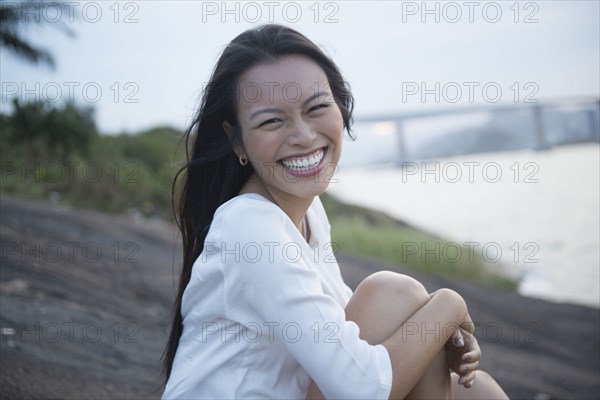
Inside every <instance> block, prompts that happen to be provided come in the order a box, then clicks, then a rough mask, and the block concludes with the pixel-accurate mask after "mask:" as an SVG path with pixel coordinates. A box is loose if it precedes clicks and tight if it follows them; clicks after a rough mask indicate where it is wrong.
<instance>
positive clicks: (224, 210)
mask: <svg viewBox="0 0 600 400" xmlns="http://www.w3.org/2000/svg"><path fill="white" fill-rule="evenodd" d="M265 215H269V216H270V217H271V218H282V219H283V217H285V213H284V212H283V210H282V209H281V208H279V207H278V206H277V205H276V204H274V203H273V202H271V201H269V200H268V199H266V198H265V197H263V196H262V195H260V194H258V193H244V194H241V195H238V196H235V197H233V198H232V199H230V200H228V201H226V202H225V203H223V204H221V206H219V207H218V208H217V210H216V211H215V215H214V218H213V220H224V219H233V220H235V221H240V222H242V221H243V222H249V221H251V220H253V219H261V218H264V216H265Z"/></svg>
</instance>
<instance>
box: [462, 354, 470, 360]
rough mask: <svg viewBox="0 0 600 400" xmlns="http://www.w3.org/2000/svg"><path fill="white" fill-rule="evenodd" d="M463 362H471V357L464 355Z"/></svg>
mask: <svg viewBox="0 0 600 400" xmlns="http://www.w3.org/2000/svg"><path fill="white" fill-rule="evenodd" d="M462 359H463V361H469V360H470V359H471V357H469V356H468V355H464V356H463V357H462Z"/></svg>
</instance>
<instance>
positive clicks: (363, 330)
mask: <svg viewBox="0 0 600 400" xmlns="http://www.w3.org/2000/svg"><path fill="white" fill-rule="evenodd" d="M429 300H430V297H429V294H428V293H427V291H426V290H425V287H424V286H423V285H422V284H421V283H419V282H418V281H416V280H414V279H413V278H410V277H408V276H406V275H401V274H397V273H394V272H389V271H381V272H377V273H374V274H372V275H370V276H368V277H367V278H366V279H365V280H364V281H362V282H361V283H360V285H359V286H358V287H357V288H356V290H355V292H354V295H353V296H352V298H351V299H350V301H349V302H348V305H347V306H346V319H348V320H351V321H354V322H356V324H357V325H358V326H359V327H360V336H361V338H362V339H364V340H366V341H367V342H369V343H370V344H378V343H382V342H384V341H385V340H386V339H388V338H389V337H390V336H392V335H393V334H394V333H395V332H396V331H397V330H398V329H399V328H400V327H401V326H402V325H403V324H404V322H405V321H406V320H408V319H409V318H410V316H412V315H413V314H414V313H415V312H416V311H417V310H419V309H420V308H422V307H423V306H424V305H425V304H426V303H427V302H428V301H429ZM419 334H420V332H419ZM450 394H451V387H450V373H449V369H448V365H447V362H446V356H445V353H444V351H443V350H442V351H441V352H440V354H439V355H438V356H437V357H436V358H435V360H434V362H433V363H432V365H431V367H430V368H429V370H428V371H427V372H426V373H425V375H423V377H422V378H421V380H420V381H419V382H418V383H417V385H416V386H415V387H414V388H413V389H412V391H411V392H410V393H409V395H408V397H407V398H429V399H434V398H435V399H446V398H448V396H449V395H450ZM307 398H311V399H318V398H320V399H322V398H324V397H323V395H322V394H321V393H320V391H319V390H318V387H317V386H316V385H315V383H314V382H313V383H312V385H311V389H310V391H309V394H308V397H307Z"/></svg>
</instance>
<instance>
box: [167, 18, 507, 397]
mask: <svg viewBox="0 0 600 400" xmlns="http://www.w3.org/2000/svg"><path fill="white" fill-rule="evenodd" d="M352 109H353V98H352V94H351V92H350V90H349V87H348V85H347V84H346V83H345V81H344V79H343V77H342V75H341V74H340V72H339V70H338V68H337V67H336V65H335V64H334V63H333V62H332V61H331V60H330V59H329V58H328V57H327V56H326V55H325V54H324V53H323V52H322V51H321V50H320V49H319V48H318V47H317V46H316V45H315V44H314V43H312V42H311V41H310V40H308V39H307V38H306V37H304V36H303V35H301V34H300V33H298V32H296V31H294V30H292V29H289V28H286V27H283V26H279V25H266V26H262V27H259V28H257V29H252V30H249V31H246V32H244V33H242V34H241V35H239V36H238V37H236V38H235V39H234V40H233V41H232V42H231V43H230V44H229V45H228V46H227V48H226V49H225V50H224V52H223V54H222V55H221V57H220V59H219V61H218V62H217V66H216V68H215V70H214V72H213V75H212V77H211V80H210V82H209V84H208V86H207V88H206V91H205V92H204V96H203V99H202V104H201V105H200V108H199V110H198V113H197V115H196V117H195V119H194V121H193V123H192V125H191V126H190V128H189V129H188V131H187V139H188V141H193V148H192V150H191V152H190V153H189V160H188V164H187V165H186V166H185V167H184V169H182V171H181V172H180V174H179V175H178V176H179V177H182V178H183V183H182V185H181V186H180V187H179V188H180V191H179V192H178V194H179V202H178V210H177V221H178V224H179V227H180V229H181V232H182V239H183V250H184V260H183V268H182V273H181V279H180V285H179V291H178V294H177V298H176V302H175V306H174V317H173V325H172V330H171V335H170V338H169V342H168V344H167V347H166V350H165V357H164V366H165V372H166V378H167V383H166V388H165V391H164V393H163V398H210V399H215V398H219V399H233V398H277V399H281V398H306V397H309V398H323V397H326V398H340V399H341V398H363V399H364V398H369V399H374V398H415V399H416V398H429V399H431V398H449V397H452V396H453V394H454V393H455V394H456V395H457V397H461V398H478V399H481V398H486V397H487V398H506V395H505V394H504V392H503V391H502V389H501V388H500V387H499V386H498V385H497V383H496V382H495V381H494V380H493V379H492V378H491V377H490V376H489V375H487V374H485V373H480V374H479V375H478V376H479V378H478V382H477V384H474V385H473V380H474V378H475V371H476V370H477V368H478V364H479V358H480V356H481V353H480V350H479V346H478V344H477V340H476V339H475V338H474V337H473V335H472V333H473V329H474V326H473V323H472V321H471V319H470V317H469V313H468V310H467V307H466V305H465V302H464V300H463V299H462V298H461V297H460V296H459V295H458V294H457V293H456V292H453V291H451V290H447V289H442V290H439V291H437V292H435V293H431V294H429V293H427V292H426V291H425V289H424V287H423V286H422V285H421V284H420V283H419V282H417V281H415V280H414V279H412V278H409V277H407V276H404V275H399V274H396V273H392V272H379V273H376V274H373V275H371V276H369V277H368V278H366V279H365V280H364V281H363V282H362V283H361V284H360V285H359V286H358V287H357V289H356V291H355V292H354V293H353V292H352V290H351V289H350V288H349V287H348V286H347V285H346V284H345V283H344V281H343V280H342V277H341V274H340V269H339V266H338V264H337V261H336V260H335V255H334V254H333V246H332V245H331V237H330V230H329V228H330V227H329V222H328V219H327V215H326V214H325V211H324V209H323V206H322V204H321V202H320V200H319V194H321V193H322V192H323V191H324V190H325V189H326V188H327V186H328V182H329V179H330V178H331V175H332V174H333V173H334V172H335V170H336V168H337V163H338V161H339V159H340V155H341V151H342V134H343V131H344V129H346V130H347V131H348V132H350V127H351V123H352ZM174 187H176V185H174ZM421 329H424V330H425V332H426V333H427V334H426V335H422V334H421V332H420V331H419V330H421ZM432 332H434V333H435V334H434V335H432ZM422 339H423V340H422ZM451 371H453V374H452V375H451ZM452 376H454V379H452ZM461 385H462V387H461ZM471 386H473V388H471ZM465 388H470V389H469V390H465Z"/></svg>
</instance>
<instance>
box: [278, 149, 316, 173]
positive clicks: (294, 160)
mask: <svg viewBox="0 0 600 400" xmlns="http://www.w3.org/2000/svg"><path fill="white" fill-rule="evenodd" d="M326 150H327V148H326V147H323V148H320V149H317V150H315V151H313V152H312V153H310V154H307V155H305V156H302V157H289V158H284V159H281V160H280V161H279V163H280V164H281V165H283V166H284V167H285V168H286V169H287V170H289V171H290V172H292V173H293V172H296V173H306V172H311V171H313V170H315V169H316V168H318V167H319V165H320V164H321V161H323V158H324V157H325V153H326Z"/></svg>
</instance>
